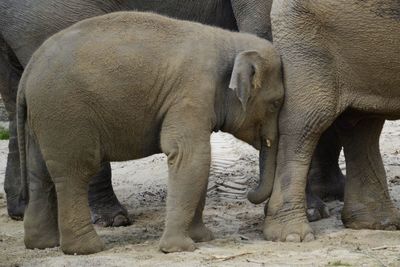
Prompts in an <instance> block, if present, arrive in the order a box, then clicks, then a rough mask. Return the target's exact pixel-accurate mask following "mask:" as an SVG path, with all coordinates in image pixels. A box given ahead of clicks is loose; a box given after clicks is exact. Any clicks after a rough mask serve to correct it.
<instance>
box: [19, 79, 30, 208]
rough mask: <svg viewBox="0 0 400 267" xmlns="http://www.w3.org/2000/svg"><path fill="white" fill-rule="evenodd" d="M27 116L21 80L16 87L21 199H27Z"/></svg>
mask: <svg viewBox="0 0 400 267" xmlns="http://www.w3.org/2000/svg"><path fill="white" fill-rule="evenodd" d="M26 118H27V106H26V98H25V87H24V81H23V79H22V80H21V83H20V85H19V88H18V94H17V133H18V147H19V156H20V163H21V186H22V187H21V188H22V189H21V193H22V197H23V199H25V200H27V199H28V197H29V196H28V192H29V190H28V178H27V172H26V171H27V169H26V144H25V143H26V135H25V134H26V133H25V124H26Z"/></svg>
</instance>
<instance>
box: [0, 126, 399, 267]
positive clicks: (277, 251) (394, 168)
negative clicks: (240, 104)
mask: <svg viewBox="0 0 400 267" xmlns="http://www.w3.org/2000/svg"><path fill="white" fill-rule="evenodd" d="M399 133H400V124H396V123H395V122H388V123H387V124H386V126H385V129H384V132H383V135H382V138H381V150H382V156H383V159H384V162H385V166H386V169H387V172H388V183H389V186H390V192H391V195H392V197H393V199H394V200H395V201H396V204H397V206H398V207H400V178H399V176H400V160H399V159H400V155H399V151H400V145H399V144H400V139H399V135H400V134H399ZM6 156H7V142H0V176H1V177H2V178H3V177H4V170H5V164H6ZM213 158H214V162H213V164H212V170H211V177H210V183H209V192H208V196H207V205H206V208H205V222H206V224H207V226H209V227H210V228H211V230H213V232H214V233H215V236H216V239H215V240H214V241H212V242H206V243H199V244H198V249H197V250H196V251H195V252H193V253H174V254H163V253H161V252H159V251H158V249H157V244H158V240H159V238H160V236H161V233H162V230H163V227H164V215H165V198H166V182H167V165H166V163H165V157H164V156H162V155H155V156H152V157H149V158H146V159H142V160H137V161H131V162H121V163H113V164H112V167H113V177H114V178H113V183H114V188H115V190H116V193H117V195H118V197H119V199H120V200H121V202H122V203H123V204H124V205H125V206H126V207H127V208H128V210H129V213H130V214H131V218H132V219H133V220H134V223H133V225H131V226H128V227H120V228H107V229H103V228H97V231H98V233H99V234H100V236H101V237H102V239H103V240H104V241H105V243H106V245H107V250H106V251H104V252H101V253H97V254H94V255H90V256H66V255H64V254H63V253H62V252H61V250H60V249H59V248H54V249H46V250H27V249H25V247H24V244H23V223H22V222H15V221H12V220H11V219H9V218H8V216H7V212H6V205H5V199H4V198H5V196H4V192H3V191H1V193H0V266H278V265H279V266H282V265H285V266H293V265H295V266H400V231H395V232H389V231H370V230H361V231H355V230H349V229H345V228H344V227H343V225H342V223H341V221H340V210H341V207H342V205H343V203H341V202H339V201H334V202H330V203H328V206H329V209H330V211H331V213H332V216H331V217H330V218H327V219H324V220H321V221H318V222H314V223H312V227H313V229H314V230H315V232H316V236H317V240H315V241H313V242H309V243H304V244H297V243H281V242H277V243H274V242H268V241H265V240H263V238H262V225H263V205H253V204H251V203H249V202H248V201H247V200H246V198H245V193H246V191H247V190H248V189H249V187H248V184H250V185H251V186H254V184H255V181H256V177H257V176H258V169H257V168H258V167H257V166H258V154H257V152H256V151H255V150H254V149H252V148H251V147H249V146H247V145H245V144H243V143H241V142H238V141H236V140H234V139H233V138H232V137H231V136H229V135H225V134H217V135H214V136H213ZM340 163H341V166H342V167H343V168H344V161H343V159H341V161H340ZM0 186H1V190H2V189H3V181H2V180H1V181H0Z"/></svg>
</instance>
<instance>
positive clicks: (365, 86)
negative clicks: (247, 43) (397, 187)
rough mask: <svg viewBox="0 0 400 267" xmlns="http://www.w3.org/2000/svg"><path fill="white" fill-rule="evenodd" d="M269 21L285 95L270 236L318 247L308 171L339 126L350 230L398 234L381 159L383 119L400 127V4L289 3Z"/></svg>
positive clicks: (347, 0)
mask: <svg viewBox="0 0 400 267" xmlns="http://www.w3.org/2000/svg"><path fill="white" fill-rule="evenodd" d="M271 18H272V29H273V35H274V43H275V45H276V47H277V48H278V50H279V51H280V53H281V55H282V61H283V62H282V63H283V66H284V85H285V90H286V91H285V94H286V96H285V103H284V106H283V108H282V111H281V115H280V121H279V129H280V140H279V153H278V158H277V170H276V179H275V184H274V190H273V194H272V196H271V198H270V201H269V203H268V209H267V217H266V220H265V226H264V234H265V237H266V238H267V239H268V240H281V241H285V240H286V241H297V242H299V241H308V240H312V239H314V234H313V231H312V229H311V227H310V225H309V223H308V221H307V217H306V214H305V205H304V202H305V195H304V189H305V187H306V181H307V179H306V178H307V172H308V169H309V164H310V161H311V157H312V155H313V151H314V148H315V146H316V145H317V142H318V139H319V138H320V136H321V134H322V133H323V132H324V131H325V130H326V129H327V128H328V127H329V126H331V125H332V124H333V123H334V122H335V121H336V122H335V125H336V127H337V129H338V132H339V136H340V139H341V142H342V144H343V146H344V154H345V158H346V166H347V177H346V181H345V183H346V184H345V193H344V207H343V210H342V221H343V223H344V225H345V226H346V227H350V228H354V229H363V228H368V229H386V230H395V229H399V228H400V214H399V211H398V210H397V209H396V208H395V206H394V204H393V202H392V200H391V199H390V196H389V192H388V187H387V182H386V174H385V169H384V166H383V163H382V158H381V155H380V151H379V136H380V133H381V130H382V127H383V124H384V120H385V119H399V118H400V75H399V73H400V4H399V1H397V0H386V1H382V0H366V1H357V0H327V1H307V0H306V1H304V0H301V1H300V0H298V1H296V0H282V1H275V2H274V4H273V7H272V12H271Z"/></svg>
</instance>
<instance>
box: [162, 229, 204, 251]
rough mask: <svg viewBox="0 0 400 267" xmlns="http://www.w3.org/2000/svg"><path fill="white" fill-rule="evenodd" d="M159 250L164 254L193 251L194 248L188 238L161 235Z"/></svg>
mask: <svg viewBox="0 0 400 267" xmlns="http://www.w3.org/2000/svg"><path fill="white" fill-rule="evenodd" d="M159 247H160V250H161V251H162V252H165V253H171V252H182V251H194V250H195V249H196V246H195V244H194V242H193V240H192V239H191V238H190V237H186V236H183V235H171V234H166V233H165V234H163V236H162V238H161V240H160V245H159Z"/></svg>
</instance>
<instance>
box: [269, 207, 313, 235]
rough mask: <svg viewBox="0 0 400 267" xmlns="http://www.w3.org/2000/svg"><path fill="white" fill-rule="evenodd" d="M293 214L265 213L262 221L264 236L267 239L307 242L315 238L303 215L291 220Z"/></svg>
mask: <svg viewBox="0 0 400 267" xmlns="http://www.w3.org/2000/svg"><path fill="white" fill-rule="evenodd" d="M293 215H295V214H293V213H289V214H288V215H282V214H279V213H276V215H273V216H271V215H267V216H266V218H265V222H264V231H263V232H264V237H265V239H266V240H269V241H286V242H302V241H304V242H308V241H312V240H314V239H315V237H314V233H313V230H312V229H311V227H310V224H309V223H308V221H307V218H306V217H305V216H300V217H299V216H297V217H298V218H299V219H298V220H295V221H294V220H293V219H292V218H293V217H296V215H295V216H293Z"/></svg>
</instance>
